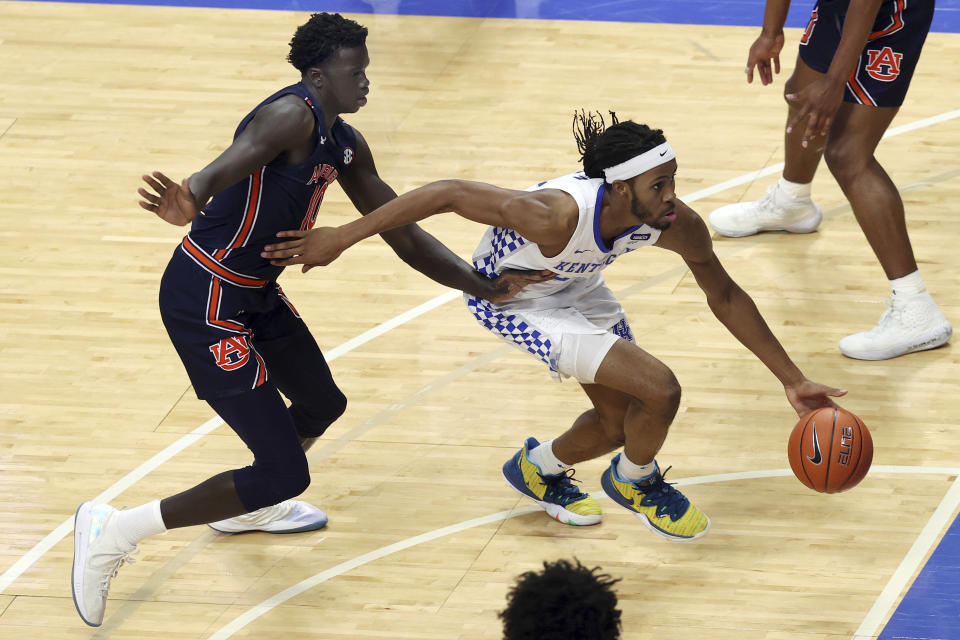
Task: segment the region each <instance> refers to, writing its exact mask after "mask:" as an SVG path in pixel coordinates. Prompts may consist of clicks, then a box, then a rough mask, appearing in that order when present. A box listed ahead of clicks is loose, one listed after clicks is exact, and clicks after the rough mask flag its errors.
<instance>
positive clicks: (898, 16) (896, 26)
mask: <svg viewBox="0 0 960 640" xmlns="http://www.w3.org/2000/svg"><path fill="white" fill-rule="evenodd" d="M906 6H907V0H897V6H896V7H895V8H894V10H893V19H892V20H891V21H890V26H889V27H887V28H886V29H882V30H880V31H874V32H873V33H871V34H870V37H869V38H867V42H870V41H871V40H876V39H877V38H882V37H883V36H888V35H890V34H891V33H896V32H897V31H900V29H903V10H904V8H906Z"/></svg>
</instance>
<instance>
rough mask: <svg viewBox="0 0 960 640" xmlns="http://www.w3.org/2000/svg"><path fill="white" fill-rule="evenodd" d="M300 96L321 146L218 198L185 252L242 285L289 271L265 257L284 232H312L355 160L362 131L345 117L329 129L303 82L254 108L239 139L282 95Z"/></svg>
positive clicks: (266, 168) (195, 226)
mask: <svg viewBox="0 0 960 640" xmlns="http://www.w3.org/2000/svg"><path fill="white" fill-rule="evenodd" d="M289 94H293V95H296V96H300V98H302V99H303V100H304V101H305V102H306V103H307V104H308V105H309V106H310V108H311V109H312V110H313V115H314V118H315V120H316V123H317V128H316V132H317V134H318V135H317V141H316V147H315V148H314V150H313V153H311V154H310V157H309V158H307V159H306V160H304V161H303V162H302V163H300V164H295V165H287V164H282V163H281V162H279V161H277V160H274V161H272V162H270V163H268V164H266V165H265V166H263V167H260V169H258V170H257V171H255V172H254V173H252V174H251V175H250V176H248V177H247V178H245V179H243V180H241V181H240V182H238V183H236V184H234V185H232V186H230V187H228V188H227V189H225V190H223V191H221V192H220V193H218V194H217V195H215V196H214V197H213V199H212V200H210V202H209V203H208V204H207V206H206V207H204V209H203V213H202V215H199V216H197V217H196V218H195V219H194V221H193V226H192V227H191V230H190V234H189V235H188V236H187V237H186V238H185V239H184V243H183V250H184V251H186V252H187V254H188V255H189V256H190V257H191V258H192V259H193V260H194V261H195V262H197V263H198V264H200V265H201V266H203V267H204V268H206V269H207V270H208V271H212V272H213V273H215V274H216V275H219V276H221V277H224V278H225V279H227V280H230V281H232V282H235V283H236V284H241V285H243V284H246V286H262V284H263V283H266V282H269V281H271V280H274V279H276V277H277V276H278V275H279V274H280V272H281V271H282V270H283V268H282V267H275V266H273V265H271V264H270V263H269V262H268V261H267V260H265V259H263V258H261V257H260V252H261V251H262V250H263V247H264V245H266V244H270V243H272V242H275V241H277V238H276V237H275V235H276V233H277V232H278V231H284V230H288V229H300V230H306V229H311V228H312V227H313V224H314V222H316V219H317V213H318V210H319V208H320V203H321V202H322V201H323V195H324V192H325V191H326V190H327V187H328V186H330V184H331V183H333V182H334V180H336V179H337V177H338V176H339V175H340V173H341V172H343V171H345V170H346V169H347V167H348V166H349V165H350V163H351V162H353V158H354V152H355V149H356V139H357V137H356V134H355V133H354V131H353V129H352V128H351V127H350V125H348V124H347V123H345V122H344V121H343V120H341V119H340V118H337V120H336V122H335V123H334V125H333V127H332V128H331V129H330V131H327V130H326V125H325V124H324V123H325V119H324V114H323V111H322V110H321V109H320V107H319V106H318V105H317V104H316V103H315V100H314V98H313V96H312V95H311V94H310V92H309V91H308V90H307V88H306V86H304V85H303V83H299V82H298V83H297V84H294V85H291V86H289V87H286V88H284V89H281V90H280V91H278V92H276V93H275V94H273V95H272V96H270V97H269V98H267V99H266V100H264V101H263V102H261V103H260V104H259V105H257V106H256V107H255V108H254V109H253V111H251V112H250V113H249V114H248V115H247V116H246V117H245V118H244V119H243V120H242V121H241V122H240V125H239V126H238V127H237V131H236V133H235V134H234V139H236V137H237V136H239V135H240V133H241V132H242V131H243V130H244V129H245V128H246V126H247V124H248V123H249V122H250V121H251V120H252V119H253V117H254V116H255V115H256V114H257V112H258V111H259V110H260V109H262V108H263V107H264V106H265V105H267V104H270V103H271V102H273V101H274V100H277V99H278V98H280V97H281V96H285V95H289Z"/></svg>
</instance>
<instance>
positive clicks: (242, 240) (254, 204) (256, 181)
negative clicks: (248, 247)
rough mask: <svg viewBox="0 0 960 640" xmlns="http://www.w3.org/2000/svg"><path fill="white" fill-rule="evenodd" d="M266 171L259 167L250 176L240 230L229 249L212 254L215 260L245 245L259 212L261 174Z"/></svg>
mask: <svg viewBox="0 0 960 640" xmlns="http://www.w3.org/2000/svg"><path fill="white" fill-rule="evenodd" d="M266 169H267V168H266V167H261V168H260V170H259V171H257V172H256V173H252V174H250V195H249V196H248V197H247V207H246V210H244V212H243V220H241V221H240V229H239V230H238V231H237V235H236V236H234V238H233V242H231V243H230V246H229V247H227V248H226V249H218V250H217V251H216V253H214V254H213V257H214V258H215V259H217V260H222V259H223V258H224V257H225V256H226V255H227V254H228V253H229V252H230V250H231V249H236V248H237V247H242V246H243V245H244V244H246V243H247V239H248V238H249V237H250V231H252V230H253V224H254V222H256V220H257V213H258V211H259V210H260V192H261V191H262V188H261V185H262V183H263V173H264V171H266Z"/></svg>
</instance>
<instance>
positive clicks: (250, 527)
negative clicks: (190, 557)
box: [207, 500, 327, 533]
mask: <svg viewBox="0 0 960 640" xmlns="http://www.w3.org/2000/svg"><path fill="white" fill-rule="evenodd" d="M207 526H208V527H210V528H211V529H213V530H215V531H219V532H220V533H242V532H244V531H266V532H267V533H299V532H301V531H314V530H316V529H322V528H324V527H325V526H327V514H325V513H324V512H323V511H321V510H320V509H318V508H316V507H315V506H313V505H312V504H310V503H308V502H304V501H303V500H284V501H283V502H281V503H280V504H275V505H273V506H272V507H264V508H263V509H257V510H256V511H251V512H250V513H246V514H244V515H242V516H236V517H235V518H227V519H226V520H218V521H217V522H211V523H209V524H208V525H207Z"/></svg>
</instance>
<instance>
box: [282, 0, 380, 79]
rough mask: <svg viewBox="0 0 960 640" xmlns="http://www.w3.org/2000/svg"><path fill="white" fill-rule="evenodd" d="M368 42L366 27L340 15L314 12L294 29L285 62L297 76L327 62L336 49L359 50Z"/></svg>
mask: <svg viewBox="0 0 960 640" xmlns="http://www.w3.org/2000/svg"><path fill="white" fill-rule="evenodd" d="M366 40H367V28H366V27H362V26H360V25H359V24H357V23H356V22H354V21H353V20H348V19H347V18H344V17H343V16H341V15H340V14H339V13H315V14H313V15H312V16H310V19H309V20H308V21H307V22H306V23H305V24H302V25H300V27H298V28H297V31H296V33H294V34H293V39H291V40H290V53H289V54H287V62H289V63H290V64H292V65H293V66H294V67H296V68H297V69H298V70H299V71H300V73H303V72H305V71H306V70H307V69H309V68H310V67H315V66H317V65H319V64H321V63H322V62H323V61H324V60H326V59H327V58H328V57H329V56H330V55H331V54H333V52H335V51H336V50H337V49H342V48H346V49H349V48H352V47H359V46H361V45H363V44H364V43H365V42H366Z"/></svg>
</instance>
